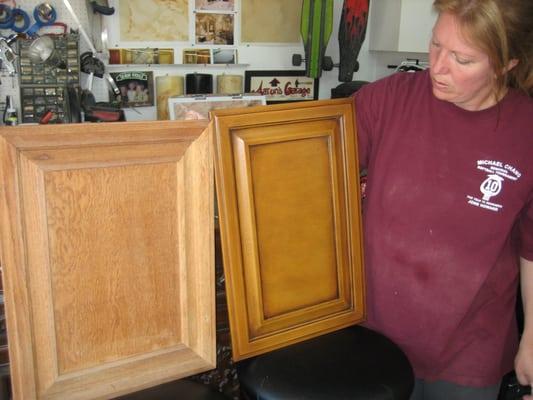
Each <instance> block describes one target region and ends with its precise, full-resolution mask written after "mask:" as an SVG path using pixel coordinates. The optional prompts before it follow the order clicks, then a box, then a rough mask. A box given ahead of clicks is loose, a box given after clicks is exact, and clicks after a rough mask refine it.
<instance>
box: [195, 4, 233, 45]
mask: <svg viewBox="0 0 533 400" xmlns="http://www.w3.org/2000/svg"><path fill="white" fill-rule="evenodd" d="M233 20H234V15H233V14H214V13H200V12H197V13H196V27H195V43H196V44H201V45H203V44H224V45H226V44H227V45H232V44H233V36H234V35H233V32H234V25H233Z"/></svg>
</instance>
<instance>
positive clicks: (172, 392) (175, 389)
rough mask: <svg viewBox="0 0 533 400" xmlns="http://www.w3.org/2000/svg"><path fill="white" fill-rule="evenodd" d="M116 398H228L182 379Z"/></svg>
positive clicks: (156, 399)
mask: <svg viewBox="0 0 533 400" xmlns="http://www.w3.org/2000/svg"><path fill="white" fill-rule="evenodd" d="M115 400H228V398H227V397H226V396H224V395H223V394H222V393H219V392H217V391H215V390H213V389H211V388H209V387H208V386H206V385H202V384H201V383H197V382H193V381H189V380H187V379H182V380H179V381H174V382H168V383H164V384H162V385H159V386H155V387H152V388H149V389H145V390H141V391H140V392H135V393H132V394H128V395H126V396H121V397H117V398H116V399H115Z"/></svg>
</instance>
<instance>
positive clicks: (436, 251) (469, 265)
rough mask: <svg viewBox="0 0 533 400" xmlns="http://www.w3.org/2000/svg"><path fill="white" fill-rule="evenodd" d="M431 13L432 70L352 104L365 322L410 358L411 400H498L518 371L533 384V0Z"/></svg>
mask: <svg viewBox="0 0 533 400" xmlns="http://www.w3.org/2000/svg"><path fill="white" fill-rule="evenodd" d="M434 7H435V9H436V10H437V12H438V13H439V17H438V19H437V22H436V24H435V26H434V28H433V36H432V39H431V44H430V53H429V60H430V69H429V70H428V71H423V72H417V73H398V74H395V75H393V76H391V77H388V78H385V79H382V80H379V81H377V82H375V83H373V84H370V85H366V86H364V87H363V88H362V89H361V90H359V91H358V92H357V94H356V96H355V103H356V105H355V106H356V116H357V128H358V141H359V156H360V162H361V167H362V168H366V169H367V170H368V182H367V189H366V199H365V204H364V207H365V209H364V229H365V258H366V266H367V299H368V300H367V307H368V325H369V326H370V327H371V328H373V329H375V330H377V331H380V332H382V333H384V334H385V335H387V336H389V337H390V338H391V339H393V340H394V341H395V342H396V343H398V344H399V345H400V346H401V347H402V348H403V350H404V351H405V352H406V354H407V356H408V357H409V359H410V361H411V363H412V365H413V368H414V370H415V375H416V377H417V380H416V385H415V391H414V393H413V397H412V399H413V400H419V399H424V400H435V399H446V400H461V399H468V400H478V399H479V400H491V399H496V398H497V395H498V390H499V384H500V381H501V378H502V376H503V375H504V374H505V373H507V372H509V371H511V370H512V369H513V367H514V368H515V369H516V372H517V376H518V379H519V381H520V383H522V384H524V385H531V384H532V383H533V315H532V314H533V100H532V99H531V95H532V94H533V34H532V28H533V1H531V0H435V1H434ZM519 265H520V266H519ZM519 279H521V287H522V296H523V302H524V310H525V328H524V331H523V335H522V338H521V340H520V344H519V341H518V333H517V327H516V321H515V313H514V310H515V299H516V293H517V286H518V281H519ZM524 398H526V399H533V397H532V396H527V397H524Z"/></svg>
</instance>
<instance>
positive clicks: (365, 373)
mask: <svg viewBox="0 0 533 400" xmlns="http://www.w3.org/2000/svg"><path fill="white" fill-rule="evenodd" d="M237 373H238V376H239V381H240V384H241V390H242V392H243V395H244V397H245V398H248V399H254V400H282V399H283V400H288V399H306V400H326V399H328V400H341V399H350V400H359V399H361V400H363V399H364V400H366V399H372V400H381V399H383V400H385V399H390V400H392V399H394V400H407V399H409V397H410V395H411V392H412V390H413V386H414V375H413V370H412V368H411V365H410V363H409V361H408V359H407V357H406V356H405V355H404V353H403V352H402V351H401V350H400V348H399V347H398V346H397V345H396V344H394V343H393V342H392V341H390V340H389V339H387V338H386V337H384V336H383V335H381V334H378V333H377V332H374V331H372V330H370V329H367V328H364V327H362V326H352V327H349V328H345V329H342V330H340V331H337V332H333V333H329V334H326V335H323V336H320V337H317V338H313V339H310V340H307V341H305V342H301V343H297V344H294V345H291V346H289V347H285V348H283V349H279V350H275V351H272V352H270V353H267V354H263V355H260V356H257V357H255V358H252V359H249V360H244V361H241V362H239V363H237Z"/></svg>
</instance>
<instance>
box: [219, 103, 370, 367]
mask: <svg viewBox="0 0 533 400" xmlns="http://www.w3.org/2000/svg"><path fill="white" fill-rule="evenodd" d="M212 116H213V123H214V131H215V154H216V163H215V170H216V177H217V193H218V207H219V214H220V230H221V237H222V250H223V257H224V258H223V259H224V269H225V275H226V288H227V296H228V311H229V319H230V329H231V335H232V346H233V357H234V359H236V360H238V359H242V358H246V357H250V356H253V355H257V354H260V353H264V352H267V351H269V350H273V349H275V348H279V347H282V346H286V345H288V344H291V343H295V342H298V341H301V340H304V339H307V338H310V337H313V336H317V335H320V334H323V333H325V332H329V331H332V330H335V329H339V328H341V327H345V326H348V325H352V324H354V323H357V322H360V321H361V320H362V319H363V318H364V303H363V299H364V286H363V261H362V250H361V248H362V245H361V234H360V232H361V230H360V228H361V221H360V195H359V180H358V163H357V152H356V139H355V138H356V137H355V125H354V122H355V121H354V110H353V104H352V101H351V100H349V99H339V100H324V101H314V102H308V103H298V104H284V105H276V106H267V107H252V108H250V109H239V110H222V111H215V112H213V113H212Z"/></svg>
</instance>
